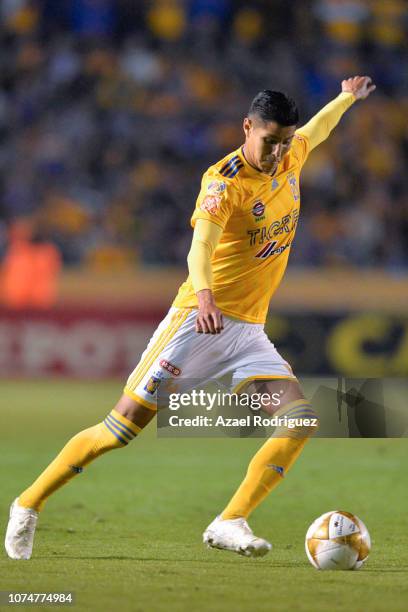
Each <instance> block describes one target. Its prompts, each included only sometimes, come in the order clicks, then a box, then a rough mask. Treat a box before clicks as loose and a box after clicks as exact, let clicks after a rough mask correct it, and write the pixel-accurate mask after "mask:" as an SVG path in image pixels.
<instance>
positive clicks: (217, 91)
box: [0, 0, 408, 271]
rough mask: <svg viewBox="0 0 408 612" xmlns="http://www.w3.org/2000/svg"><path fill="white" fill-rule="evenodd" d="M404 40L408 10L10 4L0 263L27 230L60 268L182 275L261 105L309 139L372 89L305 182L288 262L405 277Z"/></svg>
mask: <svg viewBox="0 0 408 612" xmlns="http://www.w3.org/2000/svg"><path fill="white" fill-rule="evenodd" d="M407 23H408V17H407V3H406V1H405V0H291V1H290V2H288V1H287V0H269V1H268V0H263V1H262V0H259V1H256V0H255V1H253V2H243V1H239V0H150V1H142V0H138V1H137V2H135V0H2V2H1V4H0V51H1V52H0V68H1V69H0V80H1V87H0V257H1V256H4V254H5V253H6V250H7V244H8V235H9V228H10V227H12V226H13V223H15V222H16V221H19V220H21V219H29V222H30V224H31V226H32V227H33V228H34V230H33V239H35V241H36V242H37V243H38V242H41V241H43V242H44V243H53V244H54V245H55V246H56V247H57V249H58V251H59V253H60V254H61V256H62V260H63V262H64V264H65V265H77V264H86V265H96V266H99V267H102V268H106V269H112V268H117V267H120V266H126V265H128V264H134V263H137V262H140V263H144V264H166V265H167V264H178V263H182V264H185V258H186V254H187V252H188V248H189V244H190V241H191V229H190V227H189V218H190V215H191V212H192V210H193V207H194V203H195V198H196V196H197V192H198V189H199V184H200V178H201V175H202V173H203V172H204V171H205V170H206V168H207V167H208V166H209V165H210V164H212V163H214V162H215V161H217V160H218V159H220V158H222V157H223V156H224V155H225V154H227V153H228V152H230V151H231V150H233V149H235V148H237V147H238V146H239V145H240V144H241V143H242V140H243V134H242V127H241V126H242V118H243V116H245V114H246V111H247V109H248V105H249V102H250V100H251V99H252V97H253V96H254V95H255V94H256V93H257V91H259V90H260V89H265V88H271V89H282V90H284V91H286V92H287V93H289V94H290V95H292V96H293V97H294V98H295V99H296V101H297V102H298V105H299V108H300V113H301V117H302V122H306V121H307V120H308V119H309V118H310V117H311V116H312V115H313V114H314V113H315V112H317V111H318V110H319V108H320V107H321V106H322V105H324V103H326V102H327V101H329V100H330V99H331V98H333V97H334V96H336V95H337V93H338V92H339V91H340V83H341V80H342V79H343V78H345V77H348V76H353V75H358V74H368V75H370V76H371V77H372V78H373V80H374V81H375V82H376V84H377V91H376V92H375V94H374V95H372V96H371V97H370V99H369V100H367V101H366V102H364V103H359V107H358V108H355V109H352V110H351V111H350V112H349V113H348V114H347V115H346V116H345V117H344V118H343V120H342V123H341V127H339V128H338V129H337V130H336V131H335V133H334V135H333V137H332V138H330V140H329V141H327V142H326V143H325V144H323V145H321V146H320V147H319V148H318V149H316V151H314V152H313V153H312V155H311V157H310V160H309V162H308V164H307V165H306V166H305V170H304V173H303V179H302V204H303V211H302V215H301V220H300V225H299V229H298V235H297V239H296V241H295V247H294V251H293V255H292V262H293V260H295V262H296V263H297V264H298V265H315V266H320V265H345V266H348V265H358V266H362V267H364V266H385V267H387V268H388V269H393V270H396V271H401V270H404V268H405V269H406V268H407V266H408V240H407V236H408V201H407V200H408V198H407V193H408V173H407V172H406V165H407V160H408V124H407V120H406V117H407V116H408V61H407V57H408V54H407V40H408V36H407V33H408V28H407Z"/></svg>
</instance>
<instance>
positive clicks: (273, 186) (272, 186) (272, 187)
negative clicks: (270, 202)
mask: <svg viewBox="0 0 408 612" xmlns="http://www.w3.org/2000/svg"><path fill="white" fill-rule="evenodd" d="M277 187H279V183H278V181H277V180H276V179H273V181H272V185H271V189H272V191H274V190H275V189H276V188H277Z"/></svg>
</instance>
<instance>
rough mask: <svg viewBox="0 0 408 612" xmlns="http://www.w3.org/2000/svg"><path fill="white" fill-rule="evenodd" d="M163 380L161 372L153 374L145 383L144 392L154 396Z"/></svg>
mask: <svg viewBox="0 0 408 612" xmlns="http://www.w3.org/2000/svg"><path fill="white" fill-rule="evenodd" d="M162 380H163V373H162V372H158V371H157V372H154V373H153V375H152V376H150V378H149V380H148V381H147V382H146V384H145V386H144V390H145V391H146V392H147V393H149V394H150V395H154V394H155V393H156V391H157V389H158V388H159V385H160V383H161V382H162Z"/></svg>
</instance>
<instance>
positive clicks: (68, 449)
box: [18, 410, 141, 511]
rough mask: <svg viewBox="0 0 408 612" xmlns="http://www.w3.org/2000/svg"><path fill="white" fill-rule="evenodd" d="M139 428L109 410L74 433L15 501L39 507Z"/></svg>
mask: <svg viewBox="0 0 408 612" xmlns="http://www.w3.org/2000/svg"><path fill="white" fill-rule="evenodd" d="M139 431H141V429H140V427H138V426H137V425H135V424H134V423H133V422H132V421H130V420H129V419H127V418H126V417H124V416H122V415H121V414H119V412H117V411H116V410H112V412H111V413H110V414H108V416H107V417H106V419H105V420H104V421H103V422H102V423H98V424H97V425H94V426H93V427H89V428H88V429H85V430H84V431H81V432H79V433H78V434H76V435H75V436H74V437H73V438H71V440H69V442H68V443H67V444H66V445H65V446H64V448H63V449H62V451H61V452H60V453H59V455H57V457H56V458H55V459H54V461H52V463H50V465H49V466H48V467H47V468H46V469H45V470H44V472H43V473H42V474H41V475H40V476H39V477H38V478H37V480H36V481H35V482H34V483H33V484H32V485H31V486H30V487H29V488H28V489H26V490H25V491H24V492H23V493H22V494H21V495H20V497H19V499H18V503H19V504H20V506H24V507H25V508H33V509H34V510H37V511H40V510H42V508H43V506H44V503H45V501H46V499H47V498H48V497H49V496H50V495H51V493H53V492H54V491H56V490H57V489H59V488H60V487H62V485H64V484H65V483H66V482H68V481H69V480H71V478H73V477H74V476H75V475H76V474H80V473H81V472H82V471H83V468H84V467H85V466H86V465H88V464H89V463H91V461H93V460H94V459H96V458H97V457H99V456H100V455H103V453H106V452H107V451H109V450H112V449H114V448H121V447H123V446H126V445H127V444H128V443H129V442H130V441H131V440H133V438H134V437H135V436H136V435H137V434H138V433H139Z"/></svg>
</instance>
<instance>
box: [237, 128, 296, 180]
mask: <svg viewBox="0 0 408 612" xmlns="http://www.w3.org/2000/svg"><path fill="white" fill-rule="evenodd" d="M295 131H296V125H290V126H289V127H284V126H282V125H279V123H276V121H267V122H265V121H262V120H257V119H250V118H248V117H246V118H245V119H244V132H245V156H246V157H247V160H248V161H249V163H250V164H252V165H253V166H255V167H256V168H258V170H260V171H261V172H265V173H266V174H274V173H275V172H276V169H277V167H278V164H279V162H280V161H281V160H282V159H283V157H284V156H285V155H286V153H287V152H288V151H289V149H290V145H291V144H292V139H293V136H294V134H295Z"/></svg>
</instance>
